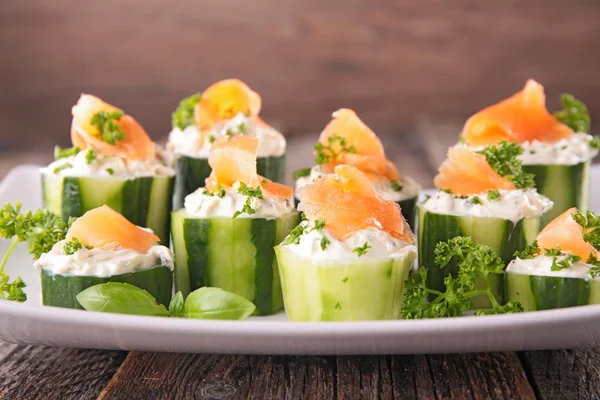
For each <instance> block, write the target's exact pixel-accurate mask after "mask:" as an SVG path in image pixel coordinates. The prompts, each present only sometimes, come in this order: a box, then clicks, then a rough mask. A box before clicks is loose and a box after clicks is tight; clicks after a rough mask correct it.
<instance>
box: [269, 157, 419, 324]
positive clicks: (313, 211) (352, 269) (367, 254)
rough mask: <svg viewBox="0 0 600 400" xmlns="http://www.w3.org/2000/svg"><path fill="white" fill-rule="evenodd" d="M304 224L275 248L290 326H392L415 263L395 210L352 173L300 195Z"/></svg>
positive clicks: (342, 169) (341, 171) (338, 171)
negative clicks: (330, 323)
mask: <svg viewBox="0 0 600 400" xmlns="http://www.w3.org/2000/svg"><path fill="white" fill-rule="evenodd" d="M298 195H299V196H300V205H299V209H300V211H303V212H304V214H305V216H306V217H307V220H306V221H304V222H302V223H301V224H300V225H299V226H298V227H297V228H296V229H294V230H293V231H292V233H290V235H289V236H288V237H287V238H286V239H285V240H284V241H283V243H281V244H280V245H279V246H277V247H275V252H276V254H277V261H278V264H279V274H280V276H281V284H282V288H283V300H284V304H285V311H286V313H287V316H288V318H289V319H290V320H292V321H355V320H378V319H397V318H399V317H400V312H401V307H402V292H403V289H404V281H405V280H406V278H407V277H408V274H409V271H410V268H411V265H412V263H413V261H414V260H415V258H416V255H417V250H416V247H415V246H414V236H413V234H412V232H411V230H410V227H409V226H408V224H407V223H406V220H405V219H404V217H403V216H402V214H401V212H400V207H398V205H397V204H396V203H394V202H392V201H389V200H384V199H382V198H381V197H380V196H379V195H378V194H377V192H376V191H375V189H374V187H373V183H372V182H371V181H370V180H369V178H368V177H367V176H366V175H365V174H364V173H362V172H361V171H360V170H358V169H357V168H355V167H351V166H347V165H338V166H336V167H335V169H334V171H333V173H332V174H328V175H327V176H325V177H323V178H320V179H317V180H316V181H315V182H313V183H311V184H308V185H306V186H304V187H302V188H300V189H299V190H298Z"/></svg>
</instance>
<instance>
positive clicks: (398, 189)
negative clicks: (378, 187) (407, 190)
mask: <svg viewBox="0 0 600 400" xmlns="http://www.w3.org/2000/svg"><path fill="white" fill-rule="evenodd" d="M390 185H391V187H392V190H393V191H395V192H401V191H402V189H404V186H402V185H401V184H399V183H398V181H390Z"/></svg>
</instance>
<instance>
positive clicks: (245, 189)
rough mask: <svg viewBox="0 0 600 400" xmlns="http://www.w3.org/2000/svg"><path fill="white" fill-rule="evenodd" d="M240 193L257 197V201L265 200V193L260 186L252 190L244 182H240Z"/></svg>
mask: <svg viewBox="0 0 600 400" xmlns="http://www.w3.org/2000/svg"><path fill="white" fill-rule="evenodd" d="M238 193H239V194H241V195H244V196H248V197H256V198H257V199H262V198H263V192H262V189H261V187H260V186H258V187H257V188H256V189H252V188H251V187H249V186H248V185H246V184H245V183H244V182H240V187H239V189H238Z"/></svg>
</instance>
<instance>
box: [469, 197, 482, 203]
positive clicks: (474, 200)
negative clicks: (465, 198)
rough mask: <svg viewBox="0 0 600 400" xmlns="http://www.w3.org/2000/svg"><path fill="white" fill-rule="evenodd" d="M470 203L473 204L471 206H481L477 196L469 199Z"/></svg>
mask: <svg viewBox="0 0 600 400" xmlns="http://www.w3.org/2000/svg"><path fill="white" fill-rule="evenodd" d="M471 203H473V204H483V202H482V201H481V199H480V198H479V196H473V198H472V199H471Z"/></svg>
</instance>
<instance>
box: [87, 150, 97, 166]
mask: <svg viewBox="0 0 600 400" xmlns="http://www.w3.org/2000/svg"><path fill="white" fill-rule="evenodd" d="M95 159H96V149H94V148H91V149H88V150H87V152H86V153H85V162H86V164H91V163H92V162H94V160H95Z"/></svg>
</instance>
